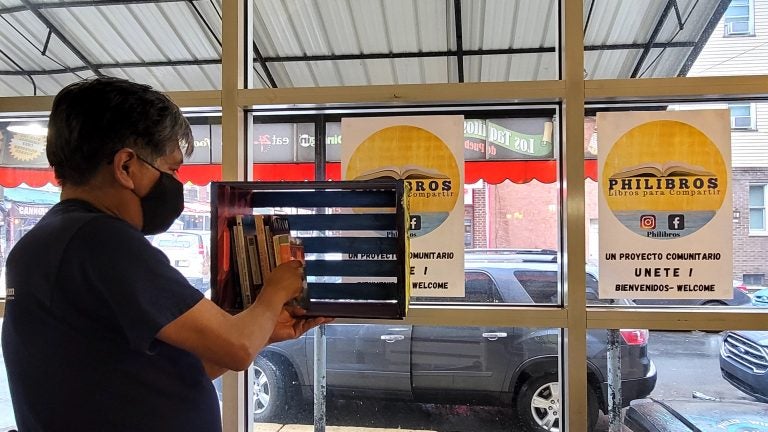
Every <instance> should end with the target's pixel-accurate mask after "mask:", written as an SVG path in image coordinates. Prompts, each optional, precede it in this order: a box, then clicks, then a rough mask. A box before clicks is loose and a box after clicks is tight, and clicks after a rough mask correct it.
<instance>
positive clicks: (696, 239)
mask: <svg viewBox="0 0 768 432" xmlns="http://www.w3.org/2000/svg"><path fill="white" fill-rule="evenodd" d="M597 130H599V131H600V135H599V138H598V139H599V142H598V145H599V147H600V151H599V152H598V163H599V167H600V187H599V189H598V190H599V211H600V219H599V232H600V234H599V241H600V296H601V298H668V299H704V298H706V299H724V298H731V297H732V295H733V289H732V278H731V266H732V262H733V261H732V253H733V251H732V248H733V247H732V242H731V237H732V236H731V232H732V229H733V228H732V220H731V213H732V202H731V201H732V200H731V196H732V192H731V188H730V117H729V113H728V111H727V110H700V111H669V112H623V113H621V112H618V113H599V114H598V117H597Z"/></svg>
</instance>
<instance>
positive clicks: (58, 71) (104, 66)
mask: <svg viewBox="0 0 768 432" xmlns="http://www.w3.org/2000/svg"><path fill="white" fill-rule="evenodd" d="M210 65H221V59H208V60H180V61H161V62H132V63H96V64H93V65H92V66H93V67H95V68H96V69H132V68H153V67H173V66H210ZM87 70H90V68H89V67H88V66H78V67H74V68H68V69H47V70H32V71H8V70H0V76H14V75H25V76H26V75H32V76H40V75H59V74H65V73H75V72H85V71H87Z"/></svg>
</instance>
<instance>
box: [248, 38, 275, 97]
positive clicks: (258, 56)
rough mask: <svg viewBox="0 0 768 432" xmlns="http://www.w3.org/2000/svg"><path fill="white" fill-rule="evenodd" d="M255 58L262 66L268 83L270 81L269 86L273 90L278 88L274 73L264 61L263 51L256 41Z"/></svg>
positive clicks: (254, 43)
mask: <svg viewBox="0 0 768 432" xmlns="http://www.w3.org/2000/svg"><path fill="white" fill-rule="evenodd" d="M253 56H254V57H256V61H257V62H258V63H259V65H261V69H262V70H263V71H264V75H266V78H267V81H269V85H270V86H271V87H272V88H277V82H276V81H275V77H274V76H272V72H271V71H270V70H269V66H268V65H267V62H266V60H265V59H264V56H263V55H261V51H260V50H259V46H258V45H256V41H253Z"/></svg>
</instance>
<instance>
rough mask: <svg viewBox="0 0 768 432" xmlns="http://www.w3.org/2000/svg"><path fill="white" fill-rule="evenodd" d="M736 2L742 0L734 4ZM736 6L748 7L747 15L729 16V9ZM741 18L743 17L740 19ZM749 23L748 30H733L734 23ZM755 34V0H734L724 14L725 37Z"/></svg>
mask: <svg viewBox="0 0 768 432" xmlns="http://www.w3.org/2000/svg"><path fill="white" fill-rule="evenodd" d="M734 2H740V3H737V4H734ZM736 7H746V8H747V15H746V16H744V15H736V16H728V10H730V9H731V8H736ZM739 18H741V19H739ZM744 22H746V23H747V30H746V31H736V30H733V27H734V25H733V23H744ZM750 36H755V3H754V0H732V1H731V4H730V5H729V6H728V9H727V10H726V11H725V14H724V15H723V37H725V38H732V37H750Z"/></svg>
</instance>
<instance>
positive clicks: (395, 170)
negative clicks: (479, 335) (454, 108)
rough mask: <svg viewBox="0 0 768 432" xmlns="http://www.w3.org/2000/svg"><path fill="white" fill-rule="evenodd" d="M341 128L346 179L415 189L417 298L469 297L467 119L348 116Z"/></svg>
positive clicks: (411, 209)
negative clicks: (396, 183) (390, 182)
mask: <svg viewBox="0 0 768 432" xmlns="http://www.w3.org/2000/svg"><path fill="white" fill-rule="evenodd" d="M341 130H342V136H343V137H344V141H343V142H342V167H341V168H342V177H343V178H344V179H345V180H374V179H384V178H388V179H392V178H394V179H404V180H405V181H406V183H408V185H409V186H410V191H409V192H408V206H409V212H410V221H409V227H408V228H409V230H410V258H411V269H410V272H411V295H414V296H423V297H430V296H431V297H461V296H463V295H464V238H463V232H464V220H463V218H464V203H463V192H462V191H463V189H462V188H463V184H464V157H463V155H464V145H463V144H464V140H463V138H464V118H463V117H462V116H414V117H382V118H345V119H342V122H341ZM390 234H391V233H383V234H381V233H380V234H379V235H390Z"/></svg>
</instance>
